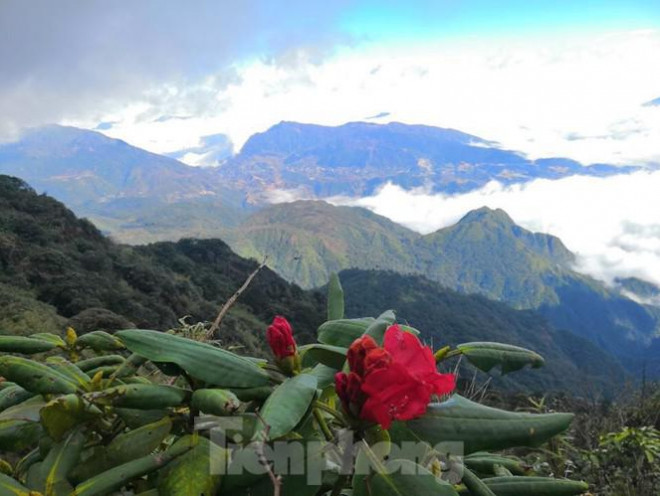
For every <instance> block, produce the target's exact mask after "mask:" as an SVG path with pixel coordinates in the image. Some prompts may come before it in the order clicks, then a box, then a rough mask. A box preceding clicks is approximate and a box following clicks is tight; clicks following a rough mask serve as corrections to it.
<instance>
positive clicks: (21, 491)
mask: <svg viewBox="0 0 660 496" xmlns="http://www.w3.org/2000/svg"><path fill="white" fill-rule="evenodd" d="M0 494H2V496H30V490H29V489H28V488H27V487H25V486H24V485H22V484H20V483H19V482H18V481H17V480H15V479H12V478H11V477H9V476H8V475H5V474H0Z"/></svg>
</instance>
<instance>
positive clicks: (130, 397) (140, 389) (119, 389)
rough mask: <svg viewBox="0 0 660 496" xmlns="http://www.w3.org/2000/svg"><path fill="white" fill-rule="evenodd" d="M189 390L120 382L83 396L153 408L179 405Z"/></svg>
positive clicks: (96, 401)
mask: <svg viewBox="0 0 660 496" xmlns="http://www.w3.org/2000/svg"><path fill="white" fill-rule="evenodd" d="M190 395H191V393H190V391H188V390H186V389H181V388H177V387H174V386H161V385H157V384H122V385H120V386H114V387H111V388H107V389H104V390H103V391H99V392H95V393H87V394H86V395H85V396H84V397H85V398H86V399H87V400H89V401H91V402H92V403H98V404H101V405H114V406H119V407H124V408H144V409H147V410H155V409H159V408H167V407H174V406H179V405H181V404H182V403H183V402H184V401H186V400H187V399H189V398H190Z"/></svg>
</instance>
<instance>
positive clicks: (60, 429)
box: [39, 394, 102, 441]
mask: <svg viewBox="0 0 660 496" xmlns="http://www.w3.org/2000/svg"><path fill="white" fill-rule="evenodd" d="M101 413H102V412H101V410H99V409H98V408H97V407H95V406H94V405H90V404H89V403H88V402H86V401H85V400H84V399H83V398H81V397H80V396H78V395H76V394H67V395H64V396H60V397H59V398H55V399H54V400H51V401H49V402H48V403H47V404H46V405H45V406H44V407H43V408H42V409H41V411H40V412H39V414H40V416H41V423H42V424H43V426H44V428H45V429H46V431H47V432H48V435H49V436H50V437H52V438H53V439H54V440H56V441H58V440H60V439H62V437H63V436H64V435H65V434H66V433H67V432H69V431H70V430H71V429H73V428H74V427H76V426H77V425H79V424H80V423H81V422H85V421H87V420H89V419H92V418H94V417H98V416H100V415H101Z"/></svg>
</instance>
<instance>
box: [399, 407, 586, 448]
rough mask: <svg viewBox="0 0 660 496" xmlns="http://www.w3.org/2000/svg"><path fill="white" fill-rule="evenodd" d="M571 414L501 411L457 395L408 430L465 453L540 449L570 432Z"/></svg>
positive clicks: (409, 425) (417, 420)
mask: <svg viewBox="0 0 660 496" xmlns="http://www.w3.org/2000/svg"><path fill="white" fill-rule="evenodd" d="M572 420H573V414H570V413H548V414H541V415H537V414H531V413H517V412H507V411H504V410H499V409H497V408H490V407H487V406H483V405H480V404H478V403H475V402H472V401H470V400H467V399H465V398H463V397H461V396H458V395H454V396H453V397H452V398H451V399H449V400H447V401H445V402H443V403H434V404H431V405H429V407H428V409H427V411H426V413H425V414H424V415H423V416H422V417H419V418H416V419H413V420H410V421H408V422H407V429H409V430H410V431H412V433H414V434H415V436H417V438H419V439H421V440H424V441H426V442H428V443H430V444H431V445H434V446H435V445H437V444H439V443H443V442H455V443H461V447H462V449H463V451H464V453H465V454H468V453H473V452H475V451H483V450H500V449H504V448H512V447H516V446H538V445H540V444H542V443H543V442H545V441H546V440H548V439H550V438H551V437H552V436H555V435H556V434H559V433H560V432H562V431H564V430H566V429H567V428H568V426H569V425H570V423H571V421H572Z"/></svg>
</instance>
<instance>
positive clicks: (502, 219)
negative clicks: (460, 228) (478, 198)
mask: <svg viewBox="0 0 660 496" xmlns="http://www.w3.org/2000/svg"><path fill="white" fill-rule="evenodd" d="M485 221H491V222H497V223H498V224H514V222H513V219H512V218H511V217H509V214H507V213H506V212H505V211H504V210H502V209H501V208H496V209H492V208H489V207H481V208H478V209H476V210H471V211H470V212H468V213H467V214H465V215H464V216H463V218H462V219H461V220H459V221H458V223H459V224H464V223H469V222H485Z"/></svg>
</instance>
